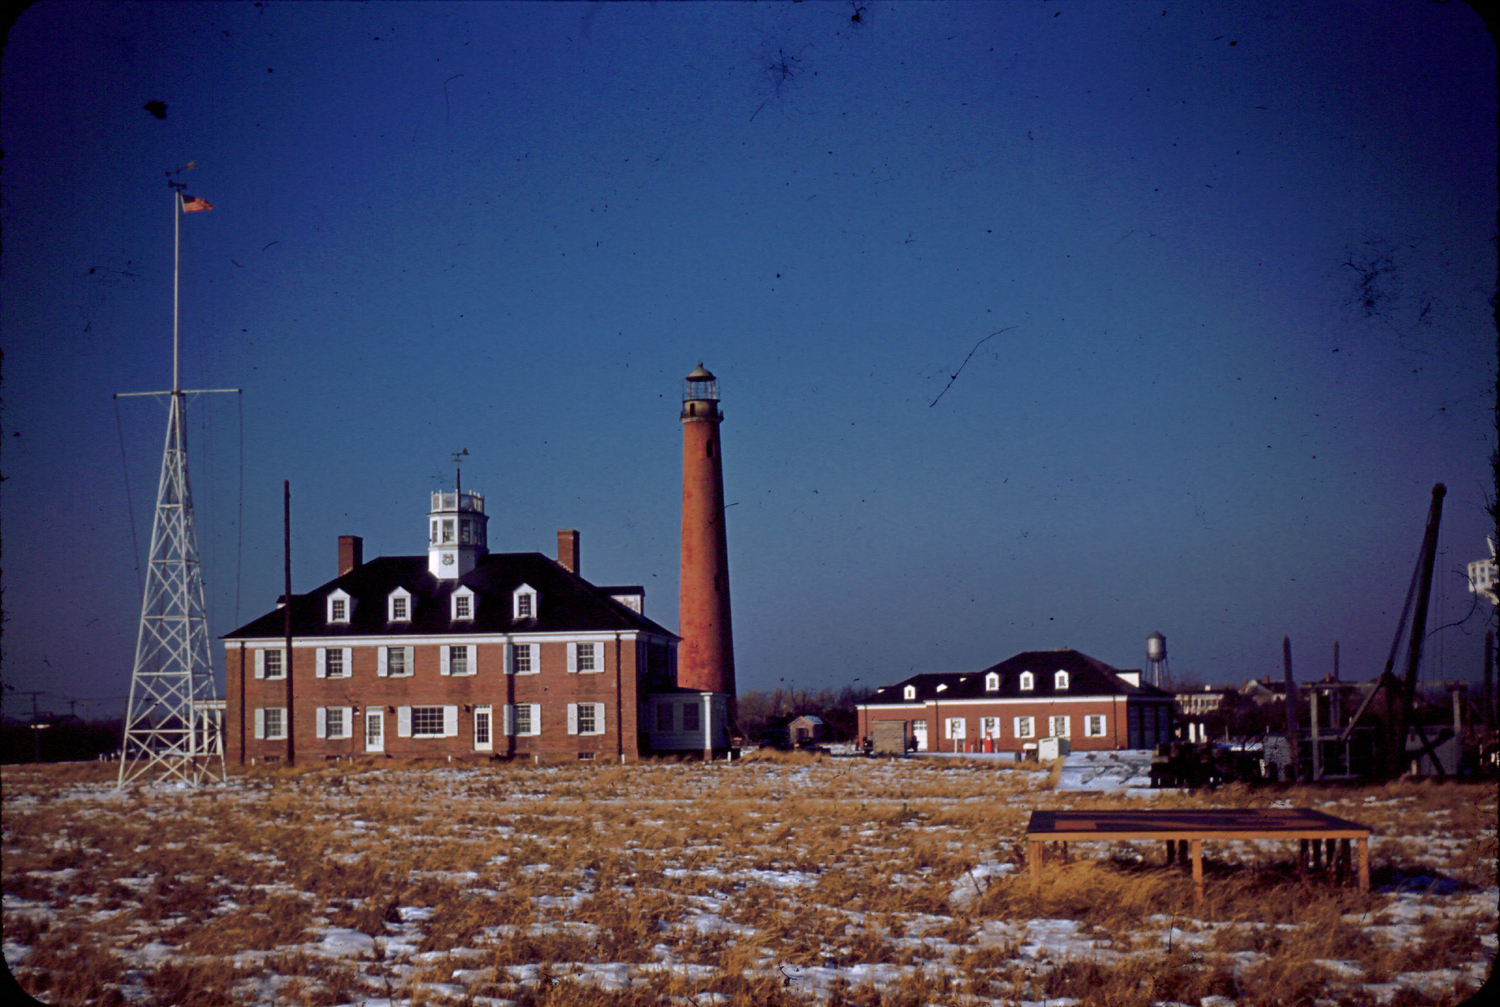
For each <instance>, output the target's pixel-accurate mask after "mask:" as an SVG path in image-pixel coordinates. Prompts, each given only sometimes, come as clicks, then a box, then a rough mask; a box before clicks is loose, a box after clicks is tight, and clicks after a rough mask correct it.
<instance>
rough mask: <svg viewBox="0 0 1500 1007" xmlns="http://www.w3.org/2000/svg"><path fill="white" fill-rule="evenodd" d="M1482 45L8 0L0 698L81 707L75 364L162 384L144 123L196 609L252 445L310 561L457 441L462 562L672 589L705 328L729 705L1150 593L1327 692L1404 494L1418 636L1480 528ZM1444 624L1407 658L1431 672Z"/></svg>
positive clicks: (1173, 28) (212, 602) (844, 9)
mask: <svg viewBox="0 0 1500 1007" xmlns="http://www.w3.org/2000/svg"><path fill="white" fill-rule="evenodd" d="M856 11H858V13H859V15H860V18H859V20H858V21H854V20H853V19H852V15H853V14H854V13H855V12H856ZM1495 68H1496V59H1495V49H1494V45H1493V43H1492V41H1491V39H1490V36H1489V35H1488V33H1487V31H1486V29H1485V26H1484V25H1483V23H1482V22H1481V21H1480V19H1479V18H1478V17H1477V16H1476V15H1475V14H1474V13H1473V11H1472V10H1470V9H1469V8H1468V7H1467V6H1466V5H1463V4H1446V5H1442V4H1430V3H1416V2H1413V3H1381V4H1366V3H1354V4H1317V5H1307V4H1258V5H1253V6H1248V5H1243V4H1228V3H1226V4H1216V3H1207V4H1203V3H1197V4H1192V5H1186V6H1184V5H1180V4H1177V3H1155V4H1140V5H1137V4H1127V3H970V4H950V3H929V4H894V5H893V4H880V3H873V2H869V3H864V4H861V5H859V6H858V7H856V6H855V5H853V4H849V3H832V2H830V3H808V4H799V5H788V4H760V5H735V4H703V5H699V4H670V3H651V4H648V3H628V4H627V3H619V4H613V3H611V4H530V3H528V4H516V5H511V4H504V3H482V4H460V3H432V4H370V5H364V4H342V3H341V4H311V3H278V2H269V3H258V4H231V3H212V4H180V3H173V4H150V3H146V4H128V5H116V4H96V3H87V4H75V3H66V2H63V3H55V4H41V5H37V6H34V7H32V8H30V9H29V10H27V11H26V12H25V13H24V14H22V15H21V17H20V19H19V20H18V21H17V23H16V24H15V26H14V27H13V28H12V30H11V33H10V38H9V43H8V46H7V48H6V50H5V55H4V64H3V80H0V83H3V103H4V105H3V121H0V139H3V143H4V149H5V151H6V159H5V165H4V169H5V170H4V175H3V178H0V195H3V204H0V223H3V226H4V234H5V242H4V251H3V276H0V284H3V286H0V294H3V305H0V312H3V315H0V319H3V334H4V350H5V358H4V385H3V389H0V391H3V395H4V437H3V440H4V447H3V455H0V464H3V467H4V474H5V476H6V477H7V481H6V482H5V483H4V486H3V490H0V491H3V498H0V507H3V510H0V518H3V534H4V550H5V556H4V559H5V563H4V588H5V595H4V601H5V608H6V616H7V618H8V622H7V623H6V624H5V633H4V639H3V648H4V654H3V656H4V667H3V673H4V680H5V683H6V685H7V686H8V687H9V688H10V689H16V690H30V689H43V690H47V691H49V692H50V693H51V694H53V697H60V696H70V697H75V698H102V697H115V696H124V695H125V694H126V692H127V691H128V687H129V677H130V665H131V659H132V655H133V649H134V642H135V625H136V621H137V618H138V615H139V605H140V587H139V579H138V573H137V567H138V563H139V560H138V558H137V555H138V554H139V552H140V551H142V550H144V548H145V544H146V542H147V540H148V538H149V534H150V527H149V522H150V515H151V507H152V500H153V492H154V488H155V485H156V479H157V474H158V469H159V465H160V456H161V444H162V435H163V431H164V424H165V411H164V408H163V407H162V406H161V405H159V404H157V403H156V402H154V401H152V400H149V399H124V400H119V402H118V403H116V401H115V400H113V399H112V395H113V394H114V393H117V392H135V391H152V390H158V389H162V388H166V387H169V386H170V383H171V303H172V302H171V296H172V273H171V269H172V205H171V202H170V197H169V192H168V189H167V187H166V172H167V171H168V170H170V169H172V168H175V167H178V166H180V165H182V164H185V163H186V162H188V161H193V162H195V164H196V168H195V169H194V170H193V171H191V172H189V173H187V175H186V176H185V177H186V181H187V182H188V184H189V187H188V191H189V192H190V193H192V194H193V195H197V196H201V197H203V198H205V199H207V200H209V201H210V202H212V203H214V204H215V209H214V210H213V211H212V212H209V213H198V214H192V215H190V216H188V217H186V218H185V219H184V220H183V272H182V338H183V353H182V368H183V385H184V387H189V388H222V387H238V388H243V390H244V391H243V396H242V397H241V398H240V399H236V397H234V396H204V397H199V398H197V399H195V400H194V401H193V402H192V403H191V405H190V407H189V408H190V417H191V423H192V431H191V434H190V438H191V440H190V458H191V461H190V465H191V472H192V478H193V489H194V495H195V503H196V506H197V518H198V535H199V540H200V545H201V549H202V553H203V558H204V564H205V574H206V580H207V584H208V595H209V609H210V620H211V624H210V631H211V633H212V635H214V636H218V635H219V634H222V633H225V632H227V631H229V630H230V629H232V628H234V627H235V626H237V625H239V624H242V623H244V622H248V621H249V620H250V619H252V618H254V617H256V616H258V615H260V614H261V613H263V612H264V611H266V610H268V609H269V608H271V607H272V606H273V605H274V604H275V600H276V596H277V595H278V594H279V593H280V587H281V578H282V572H281V540H282V539H281V493H282V483H283V480H290V482H291V486H292V508H293V535H292V552H293V565H294V585H295V589H296V590H299V591H301V590H307V589H310V588H312V587H315V586H317V585H318V584H321V583H323V582H324V581H326V580H328V579H331V578H332V576H333V575H334V574H335V572H336V570H335V560H336V538H337V536H338V535H340V534H357V535H362V536H363V537H364V539H365V552H366V556H376V555H410V554H417V553H420V552H422V551H423V549H424V547H425V538H424V533H425V526H426V525H425V514H426V507H427V494H428V493H429V492H430V491H431V490H433V489H437V488H440V487H443V486H447V485H450V484H451V481H452V473H453V465H452V454H453V452H455V451H458V450H460V449H467V450H468V452H469V454H468V456H467V458H466V459H465V461H464V476H463V479H464V485H465V486H466V487H469V488H474V489H478V490H480V491H482V492H484V493H485V494H486V497H487V501H488V510H489V513H490V515H491V520H490V544H491V548H492V549H496V550H497V551H517V552H521V551H542V552H546V553H548V554H552V553H553V552H554V550H555V543H556V539H555V532H556V530H557V529H559V528H577V529H579V530H580V531H581V532H582V542H583V550H582V561H583V573H584V574H585V576H587V577H589V578H590V579H591V580H594V581H595V582H596V583H606V584H608V583H641V584H644V585H645V587H646V592H647V594H646V606H647V608H646V611H647V614H649V615H652V616H653V617H654V618H656V619H658V620H659V621H661V622H663V623H664V624H666V625H668V626H671V627H675V626H676V624H677V562H678V535H679V526H678V522H679V514H680V471H681V468H680V467H681V431H680V426H679V424H678V421H677V412H678V408H679V402H680V396H681V389H682V378H683V376H684V375H685V374H686V373H687V372H688V371H689V370H691V369H692V368H693V367H694V365H696V364H697V363H698V361H699V360H702V361H703V362H704V363H705V364H706V365H707V366H708V367H709V368H710V369H711V370H712V371H714V372H715V374H717V375H718V377H719V379H720V387H721V392H722V395H723V409H724V413H725V415H726V420H725V423H724V430H723V438H724V460H725V461H724V467H725V484H726V494H727V497H728V500H729V501H730V503H731V504H732V506H731V508H730V510H729V511H728V514H729V520H730V524H729V536H730V569H731V576H732V591H733V601H734V618H735V634H736V660H737V665H738V672H739V681H740V686H741V688H742V689H756V688H770V687H774V686H776V685H779V684H783V683H785V684H788V685H796V686H799V687H805V688H821V687H837V686H841V685H844V684H846V683H849V682H852V681H855V680H856V679H857V680H859V681H860V682H862V683H865V684H871V683H881V682H889V681H894V680H897V679H900V678H903V677H905V676H906V675H908V674H910V673H912V672H914V671H944V670H962V669H974V668H980V667H984V666H986V665H989V664H992V663H994V662H996V661H999V660H1002V659H1004V658H1006V657H1009V656H1010V655H1012V654H1014V653H1016V652H1018V651H1021V650H1029V649H1046V648H1051V647H1063V646H1070V647H1075V648H1078V649H1080V650H1083V651H1085V652H1087V653H1089V654H1091V655H1093V656H1095V657H1098V658H1099V659H1101V660H1104V661H1106V662H1109V663H1111V664H1114V665H1116V666H1120V667H1137V666H1139V665H1140V664H1141V663H1142V661H1143V659H1144V650H1145V639H1146V635H1147V634H1148V633H1150V632H1152V631H1153V630H1156V631H1160V632H1162V633H1164V634H1165V635H1166V637H1167V640H1168V651H1169V658H1170V661H1171V668H1172V671H1173V673H1174V674H1175V675H1176V676H1177V677H1179V678H1192V679H1196V680H1200V681H1211V682H1236V683H1238V682H1240V681H1243V679H1244V678H1246V677H1249V676H1261V675H1265V674H1276V675H1279V674H1280V663H1281V639H1282V637H1283V636H1284V635H1289V636H1290V637H1291V639H1292V645H1293V653H1294V658H1295V660H1296V664H1297V669H1298V675H1299V677H1301V678H1304V679H1309V678H1318V677H1321V676H1322V675H1323V674H1324V673H1325V672H1326V671H1328V670H1329V667H1330V665H1331V653H1332V648H1333V643H1334V641H1335V640H1337V641H1339V643H1340V646H1341V664H1342V671H1343V674H1344V676H1345V677H1370V676H1373V675H1374V674H1376V673H1378V671H1379V670H1380V668H1381V666H1383V663H1384V660H1385V657H1386V652H1387V650H1388V649H1389V647H1390V645H1391V640H1392V637H1393V635H1394V633H1395V628H1396V618H1397V614H1398V612H1399V610H1400V607H1401V603H1402V599H1403V597H1404V594H1405V590H1406V585H1407V580H1408V578H1409V576H1410V572H1411V569H1412V565H1413V563H1414V561H1415V559H1416V554H1417V550H1418V546H1419V544H1420V539H1421V533H1422V524H1423V521H1424V518H1425V515H1426V511H1427V505H1428V500H1429V493H1430V490H1431V487H1432V484H1433V483H1435V482H1439V481H1441V482H1444V483H1446V484H1447V486H1448V488H1449V495H1448V498H1447V501H1446V508H1445V513H1444V522H1443V536H1442V550H1443V552H1442V554H1441V556H1440V560H1439V564H1438V584H1437V587H1436V588H1435V591H1434V606H1435V610H1434V614H1433V616H1432V619H1431V623H1430V624H1431V625H1434V626H1435V625H1438V624H1441V623H1447V622H1458V621H1460V620H1463V619H1464V617H1465V615H1466V614H1467V613H1469V611H1470V607H1471V596H1470V595H1469V594H1468V593H1467V592H1466V590H1465V587H1464V582H1463V579H1462V570H1463V567H1464V564H1466V563H1467V562H1468V561H1470V560H1472V559H1476V558H1479V557H1480V555H1481V554H1483V552H1484V548H1485V547H1484V536H1485V532H1486V518H1485V516H1484V514H1483V506H1484V502H1485V491H1486V489H1487V488H1488V487H1489V483H1490V478H1489V475H1488V468H1487V458H1488V455H1489V452H1490V450H1491V449H1492V447H1493V439H1494V434H1493V419H1492V412H1491V410H1492V408H1493V404H1494V402H1493V382H1494V374H1495V367H1496V359H1495V347H1496V339H1495V331H1494V326H1493V322H1492V318H1491V316H1490V314H1489V308H1488V304H1487V300H1488V298H1489V296H1490V294H1491V293H1492V292H1493V290H1494V284H1495V276H1496V251H1495V241H1494V239H1495V233H1496V224H1495V222H1496V209H1497V207H1496V178H1497V170H1496V150H1497V136H1496V126H1495V122H1496V98H1495V95H1496V73H1495ZM148 101H162V102H165V103H166V105H167V113H166V117H165V118H164V119H157V118H155V117H153V116H152V115H150V114H149V113H148V112H147V111H146V110H145V109H144V108H143V105H144V104H145V103H146V102H148ZM1356 266H1358V267H1361V268H1363V269H1365V270H1366V271H1367V272H1368V271H1370V270H1373V271H1374V275H1375V277H1376V281H1375V285H1374V287H1373V288H1372V289H1373V291H1374V293H1375V295H1376V296H1375V298H1374V301H1373V303H1372V304H1370V305H1368V306H1366V305H1364V304H1363V303H1362V300H1361V287H1360V285H1359V277H1360V275H1361V273H1360V271H1359V270H1358V269H1356V268H1354V267H1356ZM996 333H998V334H996ZM954 375H957V376H956V377H954ZM117 407H118V415H119V421H118V426H117V419H116V410H117ZM122 442H123V452H122ZM122 455H123V458H122ZM127 483H128V490H129V491H128V493H127ZM132 517H133V524H134V544H133V538H132ZM133 549H134V550H135V554H133ZM1488 618H1489V613H1488V612H1487V611H1481V612H1478V613H1477V614H1474V615H1472V616H1470V617H1469V618H1468V619H1467V621H1466V622H1464V623H1463V625H1462V626H1461V627H1459V628H1454V629H1449V630H1445V631H1444V632H1443V633H1442V634H1441V635H1440V636H1439V637H1437V638H1436V640H1435V641H1434V643H1433V644H1432V645H1431V646H1430V652H1431V655H1432V656H1431V659H1430V661H1429V667H1428V672H1427V673H1428V674H1429V675H1430V676H1431V677H1433V678H1460V677H1467V678H1477V677H1478V675H1479V668H1480V655H1481V647H1482V644H1481V641H1482V637H1483V630H1484V626H1485V623H1486V620H1487V619H1488ZM215 659H216V662H219V663H221V662H222V657H221V656H220V654H219V653H217V648H216V654H215ZM21 703H22V701H21V700H19V699H18V698H17V697H16V695H15V693H12V692H9V690H7V696H6V709H7V712H22V711H21V710H20V708H19V706H20V704H21ZM43 703H44V704H50V705H51V706H52V707H53V708H55V709H65V708H66V704H64V703H62V701H61V700H58V699H56V698H49V699H44V700H43ZM44 708H45V706H44Z"/></svg>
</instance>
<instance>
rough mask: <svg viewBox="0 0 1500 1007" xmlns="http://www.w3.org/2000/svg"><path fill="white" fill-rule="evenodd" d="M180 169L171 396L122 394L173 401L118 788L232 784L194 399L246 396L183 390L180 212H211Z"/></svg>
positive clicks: (175, 199)
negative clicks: (212, 620)
mask: <svg viewBox="0 0 1500 1007" xmlns="http://www.w3.org/2000/svg"><path fill="white" fill-rule="evenodd" d="M187 167H188V168H191V167H192V164H191V163H190V164H188V165H187ZM182 170H185V169H179V170H178V171H176V172H168V173H167V175H168V177H169V178H171V179H172V181H170V182H169V183H168V184H169V186H170V187H171V190H172V242H173V251H172V259H173V264H172V390H171V391H170V392H125V393H121V394H120V395H117V396H115V397H116V398H123V397H126V396H131V395H151V396H161V395H165V396H167V401H168V409H167V443H166V447H165V449H164V450H163V452H162V459H161V479H160V481H159V482H158V483H157V487H156V513H155V517H154V518H153V519H152V522H151V553H150V556H149V557H148V558H147V561H146V587H145V590H144V591H143V592H142V596H141V624H140V628H139V630H138V631H137V634H136V642H135V666H134V668H133V670H132V671H131V676H130V705H129V706H128V707H127V708H126V711H125V739H124V744H123V746H122V748H121V752H120V776H119V781H118V784H117V786H119V787H123V786H125V785H126V784H127V783H130V782H132V781H135V780H139V779H141V778H142V777H146V778H147V779H148V780H150V781H152V782H172V781H177V782H181V783H185V784H187V785H189V786H197V785H198V784H200V783H202V782H203V780H204V779H205V778H207V777H213V778H217V779H221V780H222V779H223V778H224V712H223V711H224V703H223V701H222V700H220V699H217V698H216V697H215V693H216V691H217V690H216V688H215V685H214V669H213V663H212V658H211V657H210V655H209V640H208V615H207V610H206V608H205V606H204V604H203V569H202V566H201V564H200V563H199V560H198V535H197V533H196V532H195V531H194V529H193V493H192V489H191V488H190V486H189V485H188V464H187V396H189V395H200V394H206V393H209V392H236V393H238V392H239V389H238V388H214V389H203V390H201V391H191V392H188V391H183V390H182V382H181V375H180V370H179V367H178V360H179V342H180V341H179V338H178V330H177V316H178V311H177V300H178V276H179V275H180V273H181V268H180V263H181V249H182V241H181V228H182V214H183V212H184V211H185V210H206V209H212V206H211V205H210V204H209V203H207V202H205V201H203V200H201V199H192V198H191V197H189V196H187V195H185V194H184V193H183V185H182V183H181V182H178V181H176V176H177V175H179V174H180V172H181V171H182Z"/></svg>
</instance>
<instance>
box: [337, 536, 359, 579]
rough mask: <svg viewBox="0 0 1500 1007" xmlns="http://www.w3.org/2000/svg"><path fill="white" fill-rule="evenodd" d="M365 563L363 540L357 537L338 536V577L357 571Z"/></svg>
mask: <svg viewBox="0 0 1500 1007" xmlns="http://www.w3.org/2000/svg"><path fill="white" fill-rule="evenodd" d="M364 562H365V540H364V539H362V538H360V537H359V536H358V535H340V536H339V576H340V577H342V576H343V575H344V574H346V573H348V572H349V571H350V570H354V569H357V568H358V567H361V566H363V565H364Z"/></svg>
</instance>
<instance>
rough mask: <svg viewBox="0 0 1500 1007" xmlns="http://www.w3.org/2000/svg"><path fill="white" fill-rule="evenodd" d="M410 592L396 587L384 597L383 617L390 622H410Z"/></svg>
mask: <svg viewBox="0 0 1500 1007" xmlns="http://www.w3.org/2000/svg"><path fill="white" fill-rule="evenodd" d="M411 610H412V598H411V592H410V591H408V590H407V589H406V588H404V587H398V588H396V590H394V591H392V592H391V593H390V594H389V595H387V596H386V599H385V617H386V619H388V620H389V621H391V622H411Z"/></svg>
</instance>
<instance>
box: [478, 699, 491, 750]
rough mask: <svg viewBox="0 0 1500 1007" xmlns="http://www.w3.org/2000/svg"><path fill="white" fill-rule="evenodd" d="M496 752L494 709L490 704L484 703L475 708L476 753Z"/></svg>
mask: <svg viewBox="0 0 1500 1007" xmlns="http://www.w3.org/2000/svg"><path fill="white" fill-rule="evenodd" d="M494 750H495V712H494V707H492V706H490V705H489V704H488V703H482V704H479V705H477V706H475V707H474V751H476V752H493V751H494Z"/></svg>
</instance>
